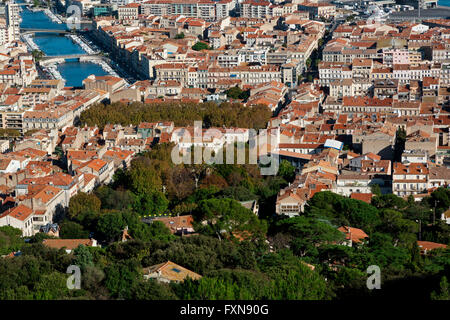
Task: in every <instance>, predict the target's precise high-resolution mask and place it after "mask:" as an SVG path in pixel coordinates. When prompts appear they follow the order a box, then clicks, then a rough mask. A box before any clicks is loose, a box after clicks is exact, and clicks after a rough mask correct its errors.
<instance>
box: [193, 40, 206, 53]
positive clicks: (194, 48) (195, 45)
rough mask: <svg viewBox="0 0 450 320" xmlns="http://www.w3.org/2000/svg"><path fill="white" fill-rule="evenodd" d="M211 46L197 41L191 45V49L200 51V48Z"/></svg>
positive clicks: (204, 48)
mask: <svg viewBox="0 0 450 320" xmlns="http://www.w3.org/2000/svg"><path fill="white" fill-rule="evenodd" d="M210 49H211V48H210V47H209V46H208V44H207V43H205V42H200V41H199V42H197V43H196V44H194V45H193V46H192V50H195V51H201V50H210Z"/></svg>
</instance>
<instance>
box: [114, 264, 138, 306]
mask: <svg viewBox="0 0 450 320" xmlns="http://www.w3.org/2000/svg"><path fill="white" fill-rule="evenodd" d="M105 275H106V278H105V285H106V288H108V290H109V292H110V294H111V296H112V297H114V298H119V299H131V297H132V288H135V286H136V284H137V283H139V282H140V281H141V280H142V273H141V272H139V265H138V264H137V263H136V261H134V260H128V261H123V262H119V263H115V264H112V265H110V266H108V267H107V268H106V269H105Z"/></svg>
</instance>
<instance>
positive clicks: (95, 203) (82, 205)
mask: <svg viewBox="0 0 450 320" xmlns="http://www.w3.org/2000/svg"><path fill="white" fill-rule="evenodd" d="M100 207H101V201H100V199H99V198H97V197H96V196H95V195H94V194H87V193H84V192H79V193H77V194H76V195H75V196H73V197H71V198H70V202H69V218H70V219H77V220H78V219H79V218H80V216H82V215H83V214H85V213H86V212H95V213H97V212H100Z"/></svg>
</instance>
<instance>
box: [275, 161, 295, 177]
mask: <svg viewBox="0 0 450 320" xmlns="http://www.w3.org/2000/svg"><path fill="white" fill-rule="evenodd" d="M278 175H279V176H281V177H282V178H283V179H285V180H286V181H288V182H292V181H294V178H295V167H294V166H293V165H292V164H291V163H290V162H289V161H287V160H281V162H280V167H279V169H278Z"/></svg>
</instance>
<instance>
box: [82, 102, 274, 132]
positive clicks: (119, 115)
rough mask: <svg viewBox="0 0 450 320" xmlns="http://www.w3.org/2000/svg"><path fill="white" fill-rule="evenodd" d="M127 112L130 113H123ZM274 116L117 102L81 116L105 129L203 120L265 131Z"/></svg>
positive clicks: (207, 106)
mask: <svg viewBox="0 0 450 320" xmlns="http://www.w3.org/2000/svg"><path fill="white" fill-rule="evenodd" d="M125 108H126V110H127V112H123V110H124V109H125ZM271 116H272V112H271V111H270V110H269V108H268V107H267V106H263V105H259V106H253V107H251V108H248V107H244V106H242V105H240V104H231V103H222V104H220V105H219V106H217V105H216V104H215V103H212V102H207V103H202V104H196V103H160V104H158V103H154V104H143V103H139V102H135V103H132V104H130V105H124V104H123V103H120V102H116V103H112V104H109V105H107V106H105V105H103V104H96V105H93V106H91V107H90V108H89V109H87V110H85V111H83V112H82V113H81V115H80V121H81V123H82V124H87V125H88V126H93V125H98V126H99V127H101V128H103V127H104V126H105V125H106V124H108V123H117V124H121V125H130V124H133V125H138V124H139V123H141V122H144V121H146V122H155V121H158V122H159V121H174V123H175V126H187V125H193V122H194V121H197V120H202V121H203V127H205V128H209V127H222V126H225V127H228V128H230V127H239V128H254V129H261V128H265V127H266V125H267V121H268V120H269V119H270V117H271Z"/></svg>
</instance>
